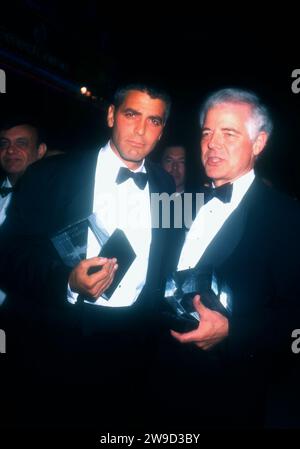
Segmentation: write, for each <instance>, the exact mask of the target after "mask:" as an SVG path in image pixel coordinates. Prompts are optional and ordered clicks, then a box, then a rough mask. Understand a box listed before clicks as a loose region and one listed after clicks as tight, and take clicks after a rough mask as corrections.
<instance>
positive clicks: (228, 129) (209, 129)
mask: <svg viewBox="0 0 300 449" xmlns="http://www.w3.org/2000/svg"><path fill="white" fill-rule="evenodd" d="M221 130H222V131H231V132H234V133H236V134H241V133H240V131H238V130H237V129H235V128H228V127H226V128H221ZM203 131H211V128H208V127H205V128H202V132H203Z"/></svg>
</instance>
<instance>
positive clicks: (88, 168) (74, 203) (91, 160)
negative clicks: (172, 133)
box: [65, 151, 99, 223]
mask: <svg viewBox="0 0 300 449" xmlns="http://www.w3.org/2000/svg"><path fill="white" fill-rule="evenodd" d="M98 153H99V152H98V151H93V152H92V154H91V155H90V154H89V155H88V156H85V158H86V159H85V160H83V161H82V162H81V163H80V164H79V165H78V172H77V173H74V176H77V177H78V183H76V190H75V192H74V194H73V196H72V197H71V198H70V200H69V203H68V204H67V205H66V211H65V213H66V220H67V222H68V223H72V222H73V223H74V222H76V221H79V220H82V219H84V218H86V217H88V216H89V215H90V214H91V213H92V212H93V199H94V186H95V171H96V166H97V157H98Z"/></svg>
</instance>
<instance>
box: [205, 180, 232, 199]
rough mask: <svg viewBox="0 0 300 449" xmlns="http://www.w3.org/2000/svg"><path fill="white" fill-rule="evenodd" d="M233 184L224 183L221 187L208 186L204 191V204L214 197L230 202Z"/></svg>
mask: <svg viewBox="0 0 300 449" xmlns="http://www.w3.org/2000/svg"><path fill="white" fill-rule="evenodd" d="M232 188H233V185H232V184H231V183H229V182H228V183H226V184H223V185H222V186H220V187H216V188H213V187H207V189H205V191H204V204H206V203H207V202H208V201H210V200H211V199H213V198H218V199H219V200H220V201H222V202H223V203H229V202H230V200H231V196H232Z"/></svg>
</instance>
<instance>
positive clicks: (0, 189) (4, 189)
mask: <svg viewBox="0 0 300 449" xmlns="http://www.w3.org/2000/svg"><path fill="white" fill-rule="evenodd" d="M13 190H14V189H13V187H0V195H1V196H2V198H4V197H6V196H7V195H8V194H9V193H11V192H12V191H13Z"/></svg>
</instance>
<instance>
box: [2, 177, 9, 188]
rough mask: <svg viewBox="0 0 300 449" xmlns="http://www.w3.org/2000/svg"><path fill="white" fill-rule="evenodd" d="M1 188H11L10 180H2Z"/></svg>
mask: <svg viewBox="0 0 300 449" xmlns="http://www.w3.org/2000/svg"><path fill="white" fill-rule="evenodd" d="M1 187H12V184H11V182H10V180H9V179H8V177H6V178H4V180H3V182H2V186H1Z"/></svg>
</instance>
